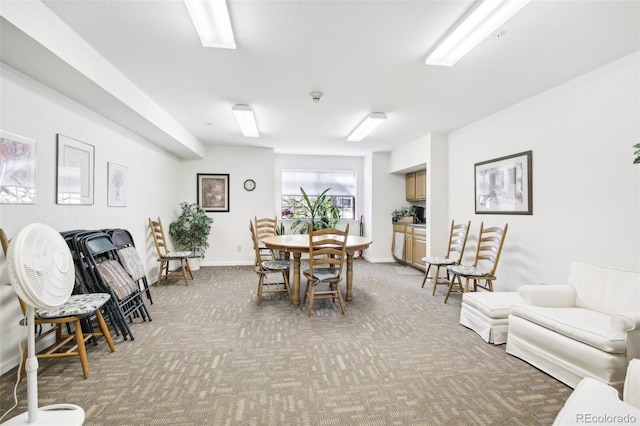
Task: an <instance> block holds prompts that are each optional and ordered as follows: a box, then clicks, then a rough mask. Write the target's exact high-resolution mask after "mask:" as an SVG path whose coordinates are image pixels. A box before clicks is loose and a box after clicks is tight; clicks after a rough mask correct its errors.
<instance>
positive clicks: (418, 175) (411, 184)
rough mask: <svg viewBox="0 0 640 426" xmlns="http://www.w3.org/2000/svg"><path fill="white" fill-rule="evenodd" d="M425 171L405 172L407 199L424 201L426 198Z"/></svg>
mask: <svg viewBox="0 0 640 426" xmlns="http://www.w3.org/2000/svg"><path fill="white" fill-rule="evenodd" d="M426 176H427V171H426V170H418V171H417V172H413V173H407V176H406V179H407V187H406V189H407V196H406V198H407V201H426V200H427V179H426Z"/></svg>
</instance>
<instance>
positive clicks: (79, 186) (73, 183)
mask: <svg viewBox="0 0 640 426" xmlns="http://www.w3.org/2000/svg"><path fill="white" fill-rule="evenodd" d="M94 162H95V148H94V146H93V145H89V144H88V143H85V142H81V141H78V140H75V139H72V138H70V137H67V136H64V135H60V134H58V175H57V183H56V186H57V197H56V202H57V203H58V204H93V195H94Z"/></svg>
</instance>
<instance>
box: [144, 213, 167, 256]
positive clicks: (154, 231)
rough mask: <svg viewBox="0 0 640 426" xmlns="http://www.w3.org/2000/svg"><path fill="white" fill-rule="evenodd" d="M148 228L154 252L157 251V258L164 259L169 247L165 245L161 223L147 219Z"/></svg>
mask: <svg viewBox="0 0 640 426" xmlns="http://www.w3.org/2000/svg"><path fill="white" fill-rule="evenodd" d="M149 228H151V235H152V236H153V242H154V243H155V244H156V250H157V251H158V257H164V256H166V254H167V253H168V252H169V246H168V245H167V239H166V237H165V235H164V229H163V228H162V221H161V220H160V218H158V220H153V219H151V218H149Z"/></svg>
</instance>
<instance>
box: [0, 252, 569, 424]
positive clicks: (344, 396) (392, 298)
mask: <svg viewBox="0 0 640 426" xmlns="http://www.w3.org/2000/svg"><path fill="white" fill-rule="evenodd" d="M354 263H355V266H354V268H355V270H354V277H355V278H354V281H355V283H354V292H353V301H352V302H348V303H347V304H346V309H347V313H346V315H344V316H343V315H341V314H340V309H339V307H338V306H337V303H336V304H335V305H334V304H333V302H331V301H330V300H322V301H318V302H316V304H315V306H314V313H313V316H312V317H311V318H308V317H307V315H306V306H303V307H296V306H293V305H291V304H290V303H289V301H288V300H287V299H286V298H285V297H283V296H284V295H282V294H279V295H267V296H265V297H264V298H263V302H262V304H261V305H257V304H256V288H257V276H256V275H255V273H254V272H253V271H252V269H251V268H250V267H248V266H239V267H206V268H202V269H201V270H200V271H198V272H196V279H195V280H194V281H192V282H191V283H190V284H189V286H184V285H183V283H182V282H181V281H179V280H178V279H177V278H176V279H175V280H173V281H170V282H169V283H168V284H163V285H162V286H160V287H155V286H154V287H153V288H152V295H153V301H154V304H153V305H148V307H149V310H150V312H151V315H152V316H153V321H152V322H141V321H138V322H136V323H134V324H133V326H132V331H133V333H134V335H135V340H134V341H123V340H122V339H121V338H115V341H116V352H114V353H111V352H110V351H109V350H108V346H107V345H106V343H105V342H104V341H103V340H102V341H100V342H99V343H98V345H97V346H89V348H88V353H89V368H90V373H91V376H90V378H88V379H83V377H82V370H81V368H80V364H79V361H77V360H76V359H73V358H66V359H60V360H43V361H41V362H40V369H39V371H38V388H39V392H38V394H39V405H40V406H43V405H48V404H55V403H70V404H77V405H79V406H81V407H82V408H83V409H84V410H85V412H86V421H85V424H86V425H176V424H180V425H510V426H511V425H550V424H551V423H552V422H553V419H554V418H555V416H556V414H557V413H558V411H559V410H560V409H561V407H562V405H563V404H564V401H565V400H566V398H567V397H568V396H569V394H570V393H571V389H570V388H568V387H567V386H565V385H564V384H562V383H560V382H558V381H557V380H555V379H553V378H552V377H550V376H548V375H546V374H544V373H542V372H540V371H538V370H536V369H535V368H533V367H531V366H530V365H528V364H527V363H525V362H523V361H521V360H519V359H517V358H514V357H512V356H510V355H507V354H506V353H505V351H504V345H503V346H494V345H491V344H487V343H485V342H484V341H483V340H482V339H480V337H479V336H478V335H476V334H475V333H474V332H472V331H471V330H469V329H467V328H465V327H463V326H461V325H459V323H458V317H459V312H460V299H461V297H460V294H454V295H452V296H451V298H450V300H449V303H447V304H444V303H443V299H444V297H443V294H444V288H443V287H440V288H439V289H438V292H437V293H436V296H432V295H431V289H430V288H429V289H427V288H425V289H422V288H420V284H421V282H422V274H420V273H417V274H416V273H414V271H413V270H406V269H404V268H398V265H396V264H369V263H367V262H365V261H356V262H354ZM303 289H304V287H303ZM343 291H344V287H343ZM14 380H15V369H14V370H12V371H11V372H9V373H7V374H5V375H3V376H2V377H1V378H0V404H1V410H0V411H1V413H2V414H4V412H6V410H7V408H8V407H10V406H11V405H13V400H12V398H13V396H12V392H13V384H14V383H13V382H14ZM18 396H19V398H20V403H19V406H18V407H17V408H16V409H15V410H14V411H13V412H11V413H10V414H9V415H8V416H7V417H6V418H5V420H6V419H8V418H10V417H13V416H15V415H17V414H20V413H22V412H24V411H26V410H27V403H26V380H25V381H23V382H22V383H21V384H20V386H19V387H18Z"/></svg>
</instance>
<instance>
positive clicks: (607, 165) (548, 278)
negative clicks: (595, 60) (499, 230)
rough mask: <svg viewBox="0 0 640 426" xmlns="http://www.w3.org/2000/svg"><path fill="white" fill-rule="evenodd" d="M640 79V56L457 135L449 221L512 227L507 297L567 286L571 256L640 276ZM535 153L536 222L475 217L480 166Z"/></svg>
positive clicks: (503, 270) (502, 273) (452, 146)
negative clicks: (636, 151)
mask: <svg viewBox="0 0 640 426" xmlns="http://www.w3.org/2000/svg"><path fill="white" fill-rule="evenodd" d="M639 76H640V65H639V54H638V53H635V54H632V55H630V56H628V57H625V58H623V59H621V60H618V61H616V62H614V63H612V64H610V65H608V66H605V67H603V68H601V69H598V70H596V71H594V72H591V73H589V74H586V75H584V76H581V77H579V78H576V79H575V80H572V81H570V82H568V83H566V84H563V85H561V86H558V87H556V88H554V89H552V90H549V91H547V92H545V93H542V94H540V95H537V96H535V97H533V98H531V99H529V100H527V101H524V102H522V103H520V104H517V105H514V106H512V107H510V108H508V109H506V110H504V111H501V112H499V113H497V114H495V115H492V116H490V117H487V118H485V119H483V120H480V121H478V122H476V123H474V124H471V125H469V126H467V127H465V128H462V129H460V130H457V131H455V132H453V133H451V134H450V135H449V200H450V205H449V215H450V217H454V218H456V219H459V220H463V219H466V218H469V219H471V222H472V223H471V233H470V236H471V235H477V233H478V230H479V227H480V222H481V221H484V223H485V224H486V225H504V224H505V223H506V222H508V223H509V230H508V235H507V237H506V240H505V246H504V250H503V255H502V258H501V259H500V264H499V266H498V270H497V276H498V278H499V279H498V280H497V281H496V282H495V287H496V288H497V289H498V290H508V289H515V288H517V287H518V286H520V285H521V284H537V283H540V282H548V283H556V282H565V281H566V278H567V276H568V270H569V269H568V268H569V262H570V261H571V260H572V259H584V260H589V261H593V262H597V263H601V264H606V265H612V266H620V267H625V268H631V269H636V270H638V269H640V238H638V236H639V235H640V230H639V227H640V179H639V176H640V165H634V164H632V155H631V154H632V149H631V146H632V145H633V144H634V143H637V142H638V141H639V140H640V78H639ZM527 150H532V151H533V215H531V216H520V215H476V214H474V201H473V200H474V188H473V182H474V179H473V173H474V163H477V162H481V161H485V160H490V159H492V158H498V157H502V156H505V155H509V154H515V153H518V152H522V151H527ZM474 250H475V242H474V241H471V237H470V245H469V246H468V248H467V250H466V252H465V254H466V255H465V259H466V260H467V261H471V260H472V259H473V254H474Z"/></svg>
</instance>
